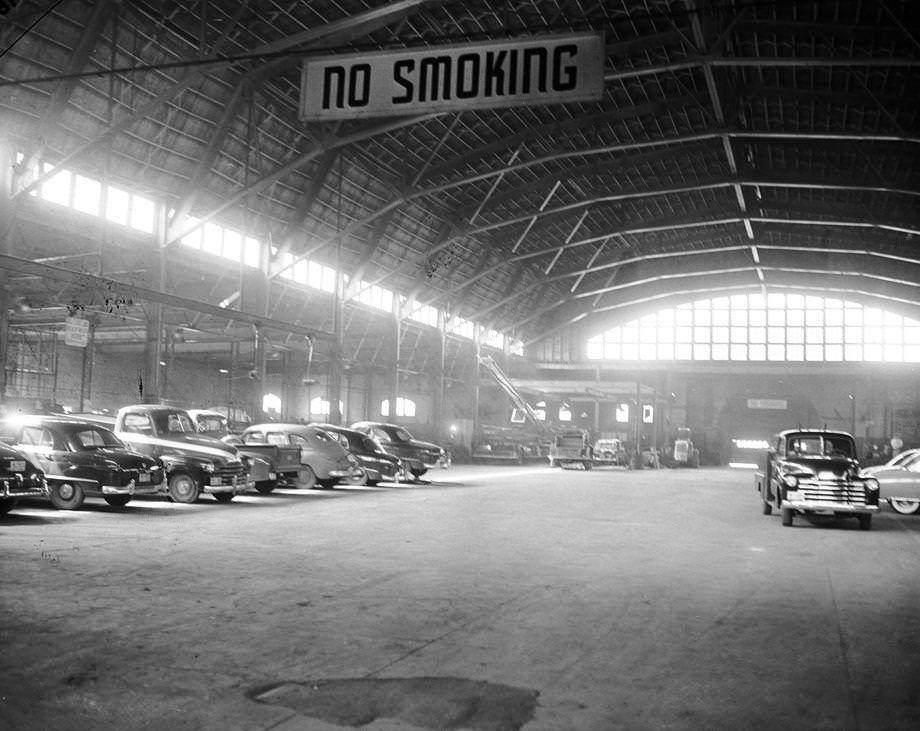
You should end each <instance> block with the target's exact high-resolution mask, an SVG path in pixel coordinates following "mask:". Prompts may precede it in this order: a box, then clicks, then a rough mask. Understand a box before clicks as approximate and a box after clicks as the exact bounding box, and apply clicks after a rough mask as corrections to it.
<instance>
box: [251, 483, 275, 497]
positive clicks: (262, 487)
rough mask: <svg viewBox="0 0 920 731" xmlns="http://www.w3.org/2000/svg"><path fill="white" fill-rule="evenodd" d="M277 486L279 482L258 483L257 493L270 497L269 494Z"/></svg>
mask: <svg viewBox="0 0 920 731" xmlns="http://www.w3.org/2000/svg"><path fill="white" fill-rule="evenodd" d="M277 486H278V481H277V480H263V481H262V482H257V483H256V492H259V493H261V494H262V495H268V493H270V492H271V491H272V490H274V489H275V488H276V487H277Z"/></svg>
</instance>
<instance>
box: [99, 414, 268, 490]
mask: <svg viewBox="0 0 920 731" xmlns="http://www.w3.org/2000/svg"><path fill="white" fill-rule="evenodd" d="M114 431H115V434H116V435H117V436H118V438H119V439H121V440H122V441H123V442H125V443H126V444H127V445H128V446H129V447H131V448H132V449H136V450H137V451H138V452H142V453H144V454H147V455H149V456H151V457H156V458H158V459H159V460H160V461H161V462H162V463H163V467H164V468H165V469H166V485H167V487H166V492H167V496H168V497H169V499H170V500H172V501H174V502H177V503H194V502H196V501H197V500H198V497H199V495H201V493H207V494H210V495H213V496H214V499H215V500H217V501H218V502H221V503H228V502H230V501H231V500H233V496H234V495H236V494H237V493H239V492H243V491H245V490H247V489H249V487H250V486H252V485H251V480H250V477H249V467H248V462H247V461H245V460H244V459H243V458H242V455H241V454H240V453H239V451H238V450H237V448H236V447H234V446H233V445H230V444H225V443H224V442H222V441H220V440H219V439H212V438H211V437H205V436H201V435H199V434H198V428H197V427H196V426H195V425H194V423H193V422H192V418H191V417H190V416H189V415H188V412H187V411H185V409H179V408H176V407H174V406H166V405H163V404H132V405H130V406H122V407H121V408H120V409H119V410H118V413H117V414H116V415H115V429H114Z"/></svg>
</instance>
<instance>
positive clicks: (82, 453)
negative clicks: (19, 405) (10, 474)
mask: <svg viewBox="0 0 920 731" xmlns="http://www.w3.org/2000/svg"><path fill="white" fill-rule="evenodd" d="M0 440H3V441H5V442H7V443H9V444H11V445H12V446H13V447H15V448H16V449H18V450H19V451H21V452H23V453H24V454H26V455H28V456H29V458H30V459H31V460H32V461H34V462H35V463H36V464H37V465H39V466H40V467H41V469H42V470H43V471H44V473H45V476H46V479H47V481H48V483H49V492H50V495H49V496H50V498H51V503H52V504H53V505H54V507H56V508H59V509H61V510H75V509H76V508H79V507H80V505H82V504H83V500H84V498H86V497H102V498H103V499H105V501H106V502H107V503H108V504H109V505H119V506H120V505H127V504H128V502H129V501H130V500H131V498H132V497H133V496H134V495H155V494H157V493H158V492H161V491H163V490H164V489H165V485H164V484H163V481H164V470H163V465H162V464H161V463H160V461H159V460H158V459H155V458H153V457H148V456H146V455H144V454H140V453H139V452H135V451H133V450H131V449H129V448H128V447H127V446H125V444H124V443H123V442H122V441H121V440H120V439H119V438H118V437H117V436H115V434H114V433H113V432H112V431H111V430H110V429H107V428H106V427H104V426H102V425H100V424H95V423H92V422H89V421H82V420H79V419H72V418H69V417H66V416H40V415H35V416H15V417H10V418H8V419H5V420H4V421H3V422H2V423H0Z"/></svg>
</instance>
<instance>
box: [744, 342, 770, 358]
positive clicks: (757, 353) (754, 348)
mask: <svg viewBox="0 0 920 731" xmlns="http://www.w3.org/2000/svg"><path fill="white" fill-rule="evenodd" d="M766 359H767V346H766V345H749V346H748V360H766Z"/></svg>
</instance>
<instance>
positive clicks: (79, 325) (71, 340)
mask: <svg viewBox="0 0 920 731" xmlns="http://www.w3.org/2000/svg"><path fill="white" fill-rule="evenodd" d="M88 342H89V320H87V319H86V318H85V317H68V318H67V319H66V320H64V343H65V344H66V345H74V346H76V347H78V348H85V347H86V344H87V343H88Z"/></svg>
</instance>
